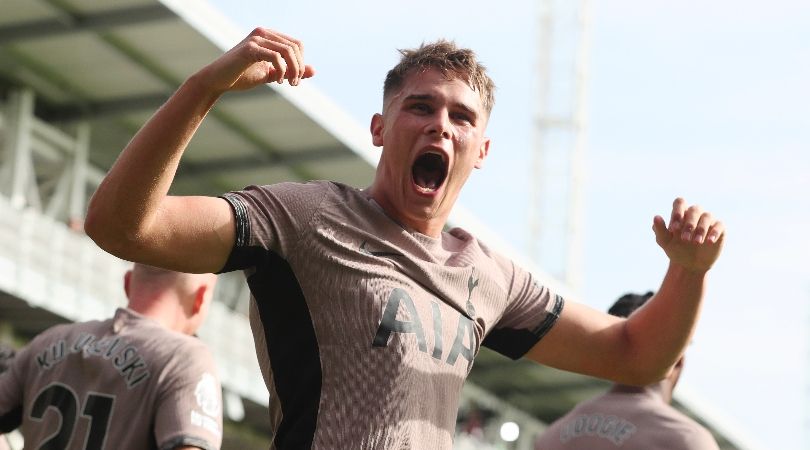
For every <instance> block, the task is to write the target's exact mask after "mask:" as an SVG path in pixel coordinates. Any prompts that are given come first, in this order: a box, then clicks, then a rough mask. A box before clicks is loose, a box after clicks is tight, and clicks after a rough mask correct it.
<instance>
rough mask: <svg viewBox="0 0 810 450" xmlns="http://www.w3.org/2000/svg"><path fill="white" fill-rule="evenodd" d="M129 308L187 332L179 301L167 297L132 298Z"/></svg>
mask: <svg viewBox="0 0 810 450" xmlns="http://www.w3.org/2000/svg"><path fill="white" fill-rule="evenodd" d="M128 307H129V309H131V310H133V311H135V312H137V313H138V314H140V315H142V316H144V317H147V318H149V319H152V320H154V321H155V322H157V323H159V324H160V325H162V326H163V327H165V328H168V329H170V330H174V331H177V332H180V333H185V316H184V315H183V311H182V310H181V309H180V308H179V305H177V302H172V301H168V300H165V299H149V300H145V299H137V298H135V299H130V301H129V305H128Z"/></svg>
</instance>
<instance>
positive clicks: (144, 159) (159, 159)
mask: <svg viewBox="0 0 810 450" xmlns="http://www.w3.org/2000/svg"><path fill="white" fill-rule="evenodd" d="M217 98H218V94H217V93H213V92H210V91H209V90H208V89H206V88H205V86H204V84H203V83H201V82H200V81H199V79H198V78H197V77H196V76H192V77H191V78H189V79H188V80H187V81H186V82H185V83H183V85H182V86H180V88H179V89H178V90H177V92H175V93H174V95H172V97H171V98H170V99H169V100H168V101H167V102H166V103H165V104H164V105H163V106H162V107H161V108H160V109H159V110H158V111H157V112H156V113H155V114H154V115H153V116H152V118H151V119H149V121H148V122H147V123H146V124H145V125H144V126H143V127H142V128H141V129H140V130H139V131H138V133H137V134H136V135H135V136H134V137H133V138H132V140H131V141H130V143H129V144H128V145H127V146H126V148H125V149H124V150H123V152H121V155H119V157H118V159H117V160H116V162H115V164H113V166H112V168H111V169H110V171H109V173H108V174H107V176H106V177H105V178H104V180H103V181H102V183H101V184H100V185H99V187H98V189H97V190H96V192H95V193H94V195H93V197H92V199H91V200H90V204H89V208H88V212H87V220H86V223H85V229H86V231H87V234H88V235H89V236H90V237H91V238H93V240H95V241H96V242H97V243H98V244H99V246H101V247H102V248H104V249H106V250H108V251H111V252H113V253H115V252H114V248H115V247H117V246H120V245H125V244H126V243H128V242H135V243H136V242H137V241H138V240H140V239H143V237H144V236H145V235H148V233H149V230H150V226H151V224H153V223H154V222H155V220H157V219H158V216H159V213H160V205H161V202H162V201H163V199H164V198H165V197H166V195H167V193H168V191H169V188H170V187H171V184H172V181H173V179H174V176H175V173H176V171H177V166H178V164H179V162H180V158H181V156H182V154H183V152H184V151H185V149H186V147H187V145H188V143H189V141H190V140H191V138H192V136H193V135H194V133H195V132H196V130H197V128H198V127H199V125H200V123H201V122H202V120H203V118H204V117H205V115H206V114H207V113H208V111H209V110H210V108H211V106H212V105H213V104H214V102H215V101H216V99H217Z"/></svg>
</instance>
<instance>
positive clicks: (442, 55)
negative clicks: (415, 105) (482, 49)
mask: <svg viewBox="0 0 810 450" xmlns="http://www.w3.org/2000/svg"><path fill="white" fill-rule="evenodd" d="M399 53H400V54H401V55H402V57H401V58H400V60H399V63H398V64H397V65H396V66H394V68H393V69H391V70H390V71H388V75H386V77H385V83H384V85H383V102H386V101H387V99H388V98H389V97H390V96H391V95H392V94H394V93H395V92H396V91H398V90H399V89H400V88H401V87H402V84H403V83H404V82H405V78H406V77H407V76H408V75H410V73H411V72H412V71H413V70H427V69H431V68H432V69H438V70H439V71H441V72H442V73H443V74H444V75H445V76H446V77H447V78H448V79H454V78H458V79H460V80H462V81H464V82H466V83H467V85H469V86H470V88H471V89H472V90H473V91H475V92H477V93H478V95H479V96H481V104H482V105H483V106H484V109H485V110H486V112H487V115H489V113H491V112H492V107H493V106H494V105H495V83H494V82H493V81H492V79H491V78H490V77H489V75H487V69H486V67H484V65H483V64H481V63H480V62H478V59H477V57H476V55H475V52H473V51H472V50H470V49H468V48H459V47H458V46H456V44H455V42H452V41H447V40H445V39H440V40H438V41H436V42H433V43H429V44H425V43H422V45H420V46H419V48H416V49H400V50H399Z"/></svg>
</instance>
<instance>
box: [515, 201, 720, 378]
mask: <svg viewBox="0 0 810 450" xmlns="http://www.w3.org/2000/svg"><path fill="white" fill-rule="evenodd" d="M653 231H654V232H655V238H656V242H657V243H658V245H660V246H661V248H662V249H663V250H664V251H665V252H666V254H667V256H668V257H669V260H670V262H669V268H668V269H667V272H666V275H665V276H664V280H663V282H662V284H661V287H660V289H658V291H657V293H656V294H655V295H654V296H653V298H651V299H650V300H649V301H648V302H647V303H646V304H645V305H644V306H643V307H641V308H640V309H639V310H637V311H636V312H635V313H633V314H632V315H631V316H630V317H629V318H628V319H620V318H617V317H613V316H611V315H608V314H606V313H603V312H600V311H596V310H594V309H592V308H589V307H587V306H584V305H581V304H577V303H574V302H568V303H567V304H566V306H565V309H564V310H563V312H562V314H561V315H560V318H559V320H558V322H557V324H556V325H555V326H554V328H552V329H551V330H550V331H549V333H548V334H547V335H546V336H545V337H544V338H543V339H542V340H541V341H540V342H538V343H537V344H536V345H535V346H534V347H533V348H532V350H531V351H530V352H529V354H528V355H527V356H528V357H529V358H530V359H532V360H534V361H537V362H540V363H542V364H546V365H549V366H553V367H557V368H559V369H563V370H569V371H573V372H578V373H583V374H586V375H591V376H596V377H600V378H606V379H609V380H613V381H616V382H619V383H624V384H637V385H644V384H649V383H652V382H654V381H657V380H659V379H661V378H663V377H664V376H665V375H666V374H667V373H668V371H669V370H670V369H671V367H672V366H673V365H674V364H675V362H676V361H677V360H678V358H679V357H680V356H681V354H682V353H683V350H684V348H685V347H686V345H687V344H688V342H689V340H690V339H691V336H692V334H693V333H694V330H695V326H696V324H697V319H698V316H699V314H700V307H701V303H702V299H703V292H704V286H705V282H706V275H707V272H708V271H709V269H710V268H711V267H712V265H713V264H714V262H715V261H716V260H717V257H718V256H719V255H720V250H721V248H722V245H723V240H724V236H725V229H724V226H723V224H722V223H721V222H720V221H718V220H716V219H715V218H714V217H712V215H711V214H710V213H708V212H704V211H703V210H702V209H701V208H700V207H698V206H691V207H689V208H687V207H686V202H685V201H684V200H683V199H681V198H678V199H676V200H675V202H674V203H673V207H672V215H671V218H670V223H669V228H667V226H666V223H665V221H664V219H663V218H662V217H660V216H656V217H655V218H654V219H653Z"/></svg>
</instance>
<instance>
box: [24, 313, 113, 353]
mask: <svg viewBox="0 0 810 450" xmlns="http://www.w3.org/2000/svg"><path fill="white" fill-rule="evenodd" d="M111 320H112V319H106V320H88V321H84V322H73V323H61V324H57V325H54V326H52V327H49V328H47V329H45V330H44V331H42V332H41V333H39V334H38V335H36V336H35V337H34V338H33V339H32V340H31V342H30V343H29V344H28V346H31V347H35V346H37V345H38V344H42V343H47V342H51V341H54V340H59V339H65V338H69V337H71V336H74V335H79V334H81V333H85V332H88V331H92V330H97V329H99V328H103V327H104V325H105V324H107V323H109V322H110V321H111Z"/></svg>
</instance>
